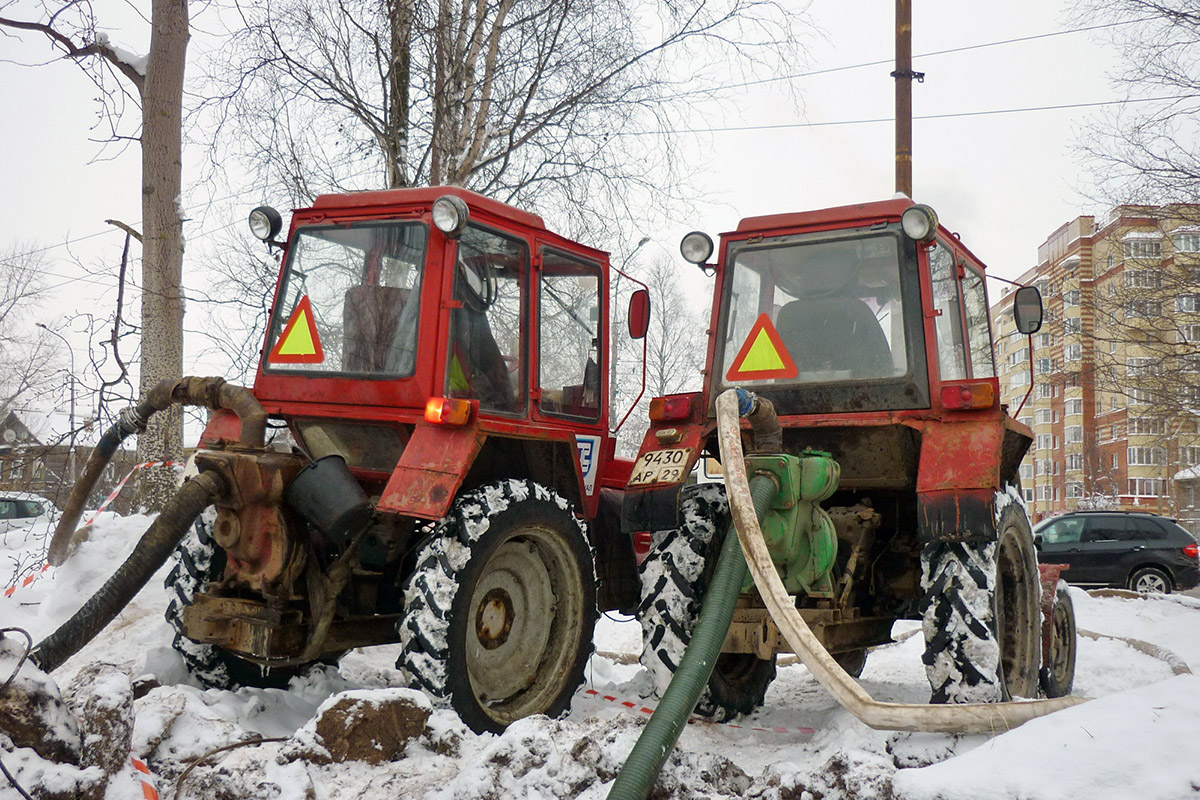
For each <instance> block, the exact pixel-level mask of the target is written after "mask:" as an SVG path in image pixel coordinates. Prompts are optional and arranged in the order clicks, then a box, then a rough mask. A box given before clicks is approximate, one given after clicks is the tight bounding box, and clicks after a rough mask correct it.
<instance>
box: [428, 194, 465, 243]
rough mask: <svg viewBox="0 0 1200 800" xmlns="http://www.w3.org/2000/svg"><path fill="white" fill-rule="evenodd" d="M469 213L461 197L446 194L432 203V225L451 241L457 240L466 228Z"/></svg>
mask: <svg viewBox="0 0 1200 800" xmlns="http://www.w3.org/2000/svg"><path fill="white" fill-rule="evenodd" d="M470 218H471V212H470V211H469V210H468V209H467V203H466V201H464V200H463V199H462V198H461V197H455V196H454V195H452V194H447V195H443V196H441V197H439V198H438V199H437V200H434V201H433V224H434V225H435V226H437V229H438V230H439V231H441V232H442V233H444V234H446V235H447V236H449V237H450V238H451V239H457V238H458V237H459V235H460V234H461V233H462V232H463V229H464V228H466V227H467V220H468V219H470Z"/></svg>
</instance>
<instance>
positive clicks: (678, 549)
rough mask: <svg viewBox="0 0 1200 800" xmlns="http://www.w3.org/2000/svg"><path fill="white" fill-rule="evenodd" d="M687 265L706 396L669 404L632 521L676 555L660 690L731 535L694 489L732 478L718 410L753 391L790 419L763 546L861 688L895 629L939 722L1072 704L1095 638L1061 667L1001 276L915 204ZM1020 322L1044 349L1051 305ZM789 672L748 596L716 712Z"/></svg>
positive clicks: (782, 231)
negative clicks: (1009, 357)
mask: <svg viewBox="0 0 1200 800" xmlns="http://www.w3.org/2000/svg"><path fill="white" fill-rule="evenodd" d="M682 251H683V254H684V257H685V258H686V259H687V260H688V261H690V262H693V263H695V264H697V265H698V266H700V267H701V268H703V269H704V270H706V271H708V272H712V273H715V279H716V290H715V295H714V298H713V305H712V323H711V325H710V327H709V330H710V332H711V333H710V339H709V343H708V356H707V365H706V369H705V372H704V388H703V391H701V392H698V393H694V394H680V395H673V396H668V397H660V398H656V399H654V400H653V401H652V404H651V407H650V409H651V410H650V417H651V426H650V429H649V431H648V432H647V433H646V436H645V439H644V441H643V443H642V447H641V452H640V455H639V456H638V459H637V462H636V464H635V466H634V469H633V473H632V476H631V479H630V482H629V492H628V494H627V495H626V499H625V502H626V516H627V517H628V518H629V519H630V520H631V523H630V524H627V527H638V528H642V529H647V530H651V531H657V533H656V534H655V536H654V539H655V544H654V546H653V547H652V549H651V551H650V553H649V555H648V557H647V558H646V559H645V561H644V563H643V564H642V578H643V598H642V602H641V606H640V609H639V616H640V619H641V622H642V626H643V632H644V646H643V654H642V663H643V664H644V665H645V666H646V667H647V668H648V669H649V670H650V672H651V674H652V675H653V676H654V678H655V682H656V684H657V686H658V687H659V689H660V690H662V689H665V687H666V685H667V683H669V681H670V678H671V677H672V673H673V672H674V671H675V670H676V668H677V666H678V665H679V662H680V658H681V656H682V653H683V652H684V650H685V649H686V647H687V645H688V640H689V638H690V635H691V632H692V631H693V630H694V628H695V626H696V622H697V616H698V613H699V608H700V601H701V598H703V596H704V594H705V592H706V591H707V589H708V581H709V579H710V577H711V575H712V571H713V567H714V561H715V559H716V554H717V552H718V551H719V550H720V549H721V545H722V538H723V537H724V535H725V532H726V530H727V526H728V521H729V506H728V504H727V500H726V494H725V488H724V487H723V486H721V485H704V484H701V485H698V486H687V487H686V488H683V489H682V492H681V486H682V485H683V484H684V483H685V482H687V481H688V479H689V475H690V474H691V473H692V472H693V468H694V466H695V465H696V464H697V462H698V460H699V459H701V458H710V459H719V458H720V455H721V454H720V452H719V449H718V443H717V438H718V437H717V431H716V428H717V419H716V416H717V415H716V412H715V410H714V404H715V400H716V398H717V396H718V395H719V394H721V393H722V392H724V391H726V390H728V389H731V388H737V389H745V390H750V391H751V392H753V393H754V395H756V396H757V397H758V398H764V399H766V400H769V401H770V404H771V405H773V407H774V411H775V413H776V414H777V415H778V419H779V422H780V423H781V425H782V437H781V439H780V440H777V441H775V442H774V443H773V446H772V447H769V448H767V450H766V452H767V455H763V456H761V457H759V458H758V460H757V461H754V462H753V463H749V462H748V463H747V471H748V472H749V473H750V474H756V473H757V474H768V473H770V474H772V475H774V476H775V480H776V484H777V485H778V486H780V487H781V489H780V494H779V496H778V497H777V498H776V500H775V501H774V503H773V505H772V506H771V511H770V512H769V514H768V518H767V519H765V520H764V521H763V524H762V528H763V532H764V537H765V540H766V542H767V544H768V546H769V547H770V549H771V560H772V561H773V562H774V565H775V567H776V568H777V569H778V571H779V574H780V576H781V578H783V580H784V584H785V585H786V587H787V590H788V594H790V595H792V596H793V598H794V601H795V605H796V607H797V608H798V609H799V612H800V615H801V617H802V618H803V620H804V621H805V622H806V623H807V624H808V626H809V627H810V628H811V629H812V630H813V633H815V634H816V637H817V639H818V640H819V641H820V643H821V644H822V645H823V646H824V647H825V648H826V650H828V651H829V653H830V654H831V655H832V656H833V657H834V659H835V660H836V661H837V662H838V664H840V665H841V666H842V667H843V668H844V669H845V670H846V671H847V672H849V673H850V674H851V675H858V674H859V673H860V672H861V671H862V669H863V665H864V662H865V660H866V657H867V652H868V649H869V648H871V647H872V646H875V645H880V644H884V643H887V642H890V641H892V633H891V632H892V626H893V623H895V622H896V621H897V620H900V619H914V620H922V622H923V630H924V635H925V653H924V658H923V660H924V663H925V665H926V667H927V673H928V677H929V681H930V684H931V686H932V700H933V701H934V702H941V703H945V702H993V701H999V700H1002V699H1008V698H1009V697H1037V696H1038V694H1039V683H1040V684H1041V686H1042V691H1044V692H1045V693H1048V694H1051V695H1054V696H1060V695H1064V694H1067V693H1068V692H1069V691H1070V683H1071V674H1072V673H1073V669H1074V666H1073V665H1074V636H1073V629H1069V628H1068V626H1066V625H1060V626H1057V629H1060V630H1061V631H1063V633H1062V634H1060V635H1058V636H1057V638H1055V637H1054V636H1051V637H1050V640H1049V643H1048V647H1047V651H1048V652H1047V653H1045V654H1044V656H1043V654H1042V647H1041V638H1042V636H1041V631H1042V627H1043V626H1042V618H1041V604H1040V599H1041V595H1042V589H1041V584H1040V581H1039V569H1038V563H1037V554H1036V552H1035V549H1034V542H1033V538H1032V534H1031V531H1030V525H1029V520H1028V517H1027V514H1026V511H1025V509H1024V504H1023V502H1022V501H1021V498H1020V495H1019V493H1018V491H1017V489H1016V488H1015V486H1016V484H1017V482H1018V467H1019V464H1020V461H1021V459H1022V457H1023V456H1024V454H1025V452H1026V450H1027V449H1028V447H1029V445H1030V443H1031V440H1032V436H1031V434H1030V431H1029V429H1028V428H1027V427H1026V426H1024V425H1022V424H1020V423H1018V422H1017V421H1016V420H1014V419H1013V418H1012V417H1011V416H1010V415H1009V413H1008V411H1007V409H1006V408H1005V407H1004V406H1002V405H1001V404H1000V402H999V384H998V380H997V374H996V365H995V359H994V356H993V347H992V326H991V324H990V320H989V316H988V315H989V311H988V300H987V292H986V289H985V279H984V267H983V265H982V264H981V263H980V261H979V260H978V259H977V258H976V257H975V256H974V255H972V253H971V252H970V251H969V250H968V249H967V248H966V246H965V245H964V244H963V242H962V241H961V240H960V239H959V238H958V237H957V236H956V235H954V234H952V233H950V232H949V231H948V230H947V229H946V228H944V227H942V226H940V225H939V223H938V221H937V217H936V215H935V214H934V213H933V211H932V209H930V208H929V207H928V206H923V205H918V204H914V203H913V202H912V201H911V200H908V199H904V198H900V199H894V200H890V201H886V202H879V203H868V204H863V205H857V206H847V207H843V208H833V209H826V210H822V211H814V212H809V213H796V214H777V215H772V216H764V217H753V218H749V219H744V220H742V222H741V223H740V224H739V225H738V228H737V230H735V231H732V232H730V233H726V234H723V235H722V236H721V242H720V252H719V254H718V257H717V260H716V263H715V264H709V263H708V261H709V259H710V257H711V256H712V254H713V242H712V240H711V239H710V238H709V237H708V236H707V235H705V234H703V233H692V234H689V235H688V236H687V237H685V238H684V240H683V244H682ZM1014 311H1015V314H1016V322H1017V328H1018V329H1019V330H1020V331H1021V332H1022V333H1027V334H1031V333H1032V332H1034V331H1036V330H1037V329H1038V327H1039V326H1040V324H1041V299H1040V297H1039V296H1038V294H1037V290H1036V289H1033V288H1021V289H1019V290H1018V291H1017V293H1016V295H1015V297H1014ZM744 396H745V397H746V398H750V399H751V400H753V398H752V397H751V395H750V394H749V393H745V395H744ZM749 434H750V431H749V430H747V431H746V432H745V436H746V437H747V438H748V437H749ZM760 445H761V443H760ZM759 449H760V450H762V449H763V448H762V447H761V446H760V447H759ZM780 454H781V455H782V457H780ZM789 463H790V464H791V466H789ZM789 487H790V488H789ZM1064 602H1069V598H1066V599H1065V600H1064ZM1060 616H1062V615H1061V614H1060ZM1072 619H1073V617H1072ZM1053 628H1054V626H1050V628H1048V630H1049V629H1053ZM1067 639H1069V641H1067ZM787 649H788V646H787V644H786V643H785V642H784V641H783V639H782V638H781V637H780V635H779V628H778V627H777V626H776V623H775V621H774V620H773V619H772V617H771V615H770V614H769V613H768V611H767V608H766V606H765V605H764V602H763V600H762V597H761V596H760V594H759V592H758V590H757V589H756V588H755V586H754V584H753V582H752V581H751V582H747V583H746V584H744V585H743V587H742V594H741V596H740V598H739V600H738V603H737V607H736V610H735V612H734V616H733V624H732V626H731V628H730V632H729V634H728V636H727V637H726V639H725V643H724V645H723V648H722V654H721V655H720V658H719V659H718V661H717V663H716V667H715V669H714V671H713V673H712V677H711V678H710V679H709V681H708V684H707V687H705V689H704V691H703V692H702V694H701V696H700V702H699V706H698V710H699V711H700V712H701V713H705V714H708V715H711V716H714V717H717V718H725V717H729V716H731V715H733V714H736V713H745V712H749V711H752V710H753V709H754V708H756V707H757V706H758V705H760V704H761V703H762V701H763V697H764V694H765V692H766V690H767V686H768V684H769V683H770V682H771V680H772V679H773V678H774V675H775V656H776V653H778V652H786V651H787ZM1050 651H1053V652H1050ZM1039 673H1040V674H1039ZM1039 679H1040V680H1039Z"/></svg>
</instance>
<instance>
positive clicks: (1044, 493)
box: [1037, 484, 1050, 500]
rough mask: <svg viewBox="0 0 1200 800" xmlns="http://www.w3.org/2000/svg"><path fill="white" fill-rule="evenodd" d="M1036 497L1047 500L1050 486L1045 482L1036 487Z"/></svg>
mask: <svg viewBox="0 0 1200 800" xmlns="http://www.w3.org/2000/svg"><path fill="white" fill-rule="evenodd" d="M1037 499H1038V500H1049V499H1050V487H1049V486H1047V485H1046V484H1042V485H1041V486H1039V487H1037Z"/></svg>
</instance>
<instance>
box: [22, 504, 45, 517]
mask: <svg viewBox="0 0 1200 800" xmlns="http://www.w3.org/2000/svg"><path fill="white" fill-rule="evenodd" d="M18 506H19V507H18V511H19V513H18V514H17V516H19V517H22V518H24V517H36V516H39V515H40V514H41V513H42V507H41V506H40V505H39V504H37V503H35V502H33V501H32V500H22V501H20V503H19V504H18Z"/></svg>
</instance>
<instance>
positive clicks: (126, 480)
mask: <svg viewBox="0 0 1200 800" xmlns="http://www.w3.org/2000/svg"><path fill="white" fill-rule="evenodd" d="M182 466H183V463H182V462H180V461H144V462H142V463H141V464H137V465H135V466H134V468H133V469H131V470H129V473H128V474H127V475H126V476H125V477H124V478H121V482H120V483H118V484H117V488H115V489H113V490H112V491H111V492H109V494H108V497H106V498H104V502H103V503H101V504H100V507H99V508H97V509H96V513H94V514H92V516H90V517H89V518H88V521H87V522H85V523H83V525H84V527H87V526H88V525H91V524H92V523H93V522H95V521H96V517H98V516H100V514H101V513H102V512H103V511H104V509H106V508H108V507H109V505H111V504H112V501H113V500H116V499H117V495H119V494H120V493H121V490H122V489H124V488H125V484H127V483H129V479H130V478H132V477H133V473H135V472H137V471H138V470H139V469H147V468H149V467H182Z"/></svg>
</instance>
